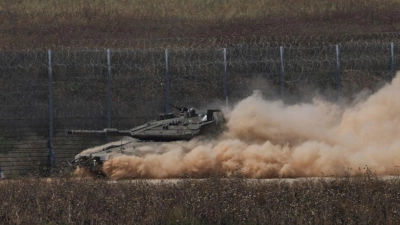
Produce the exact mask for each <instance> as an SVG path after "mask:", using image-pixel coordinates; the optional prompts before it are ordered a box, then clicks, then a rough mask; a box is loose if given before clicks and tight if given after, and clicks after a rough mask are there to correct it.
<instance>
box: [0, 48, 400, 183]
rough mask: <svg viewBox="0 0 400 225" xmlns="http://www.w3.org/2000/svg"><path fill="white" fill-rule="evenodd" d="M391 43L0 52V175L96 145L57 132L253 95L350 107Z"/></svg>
mask: <svg viewBox="0 0 400 225" xmlns="http://www.w3.org/2000/svg"><path fill="white" fill-rule="evenodd" d="M396 46H399V45H398V44H397V43H393V42H385V43H381V42H355V43H346V44H341V45H332V44H320V45H315V46H306V47H304V46H303V47H302V46H290V45H288V46H277V45H265V44H257V43H256V44H236V45H231V46H226V48H196V47H192V48H178V47H175V48H168V49H161V48H153V49H82V50H74V49H57V50H54V51H52V50H48V51H28V52H27V51H22V52H20V51H3V52H0V87H1V90H2V91H1V93H0V101H1V103H0V104H1V107H0V145H1V148H0V166H1V167H2V169H3V172H4V174H5V175H6V176H17V175H25V174H29V173H35V172H38V171H40V170H42V169H43V168H48V167H49V166H53V167H54V166H57V167H63V166H64V165H65V164H66V162H67V161H68V160H71V159H73V157H74V155H75V154H77V153H78V152H80V151H81V150H82V149H84V148H87V147H90V146H93V145H98V144H102V143H105V142H106V138H105V137H102V136H99V137H76V136H66V135H65V133H64V132H65V130H67V129H103V128H105V127H113V128H120V129H129V128H132V127H134V126H137V125H139V124H141V123H144V122H145V121H147V120H151V119H154V118H155V117H156V116H157V115H158V114H159V113H163V112H169V111H170V110H171V111H172V108H170V104H174V105H184V106H190V107H195V108H198V109H200V110H201V109H205V108H206V107H220V106H221V105H224V106H225V104H226V103H229V104H230V105H233V104H234V103H235V102H237V101H238V100H240V99H243V98H245V97H246V96H249V95H250V94H251V93H252V91H253V90H254V89H259V90H261V91H263V92H264V93H265V95H266V96H267V98H270V99H279V98H280V99H282V100H283V101H285V102H287V103H288V104H292V103H295V102H298V101H307V99H310V98H311V97H312V96H315V95H316V94H318V95H321V96H324V97H325V98H326V99H328V100H330V101H337V100H338V99H340V98H342V99H345V98H351V96H353V95H354V94H356V93H358V92H360V91H361V90H363V89H365V88H368V89H370V90H376V89H377V88H379V87H380V86H381V85H383V84H384V83H386V82H389V81H390V80H391V79H392V77H393V76H394V73H395V69H396V68H395V66H396V65H399V59H400V57H399V54H400V52H399V51H396Z"/></svg>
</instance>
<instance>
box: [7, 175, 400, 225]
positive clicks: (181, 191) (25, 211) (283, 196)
mask: <svg viewBox="0 0 400 225" xmlns="http://www.w3.org/2000/svg"><path fill="white" fill-rule="evenodd" d="M399 185H400V179H399V178H396V177H395V178H392V179H389V180H382V179H379V178H376V177H374V176H368V175H365V176H361V177H356V178H335V179H318V180H298V181H295V182H290V183H289V182H285V181H279V180H275V181H272V182H263V181H251V182H249V181H248V180H246V179H241V178H231V179H220V178H218V177H211V178H209V179H206V180H201V181H196V180H181V181H179V182H178V183H169V182H164V183H163V182H161V183H158V184H154V183H152V182H148V181H137V182H135V183H134V184H133V183H129V182H117V183H110V182H107V181H105V180H90V179H88V180H85V179H84V180H76V179H53V180H47V181H46V180H35V179H33V180H32V179H26V180H16V181H13V180H7V181H0V193H2V194H1V195H0V223H1V224H398V223H399V222H400V212H399V210H398V204H399V201H400V192H399V191H398V186H399Z"/></svg>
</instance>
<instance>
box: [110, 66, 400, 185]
mask: <svg viewBox="0 0 400 225" xmlns="http://www.w3.org/2000/svg"><path fill="white" fill-rule="evenodd" d="M399 96H400V73H398V76H397V77H396V78H395V79H394V80H393V81H392V83H391V84H388V85H386V86H384V87H383V88H382V89H380V90H379V91H378V92H376V93H375V94H373V95H371V96H369V97H368V98H366V99H365V100H363V101H361V102H358V103H355V104H353V105H352V106H349V107H342V106H339V105H335V104H332V103H329V102H326V101H323V100H320V99H317V98H316V99H314V100H313V102H312V103H308V104H306V103H304V104H296V105H285V104H284V103H283V102H281V101H268V100H265V99H263V97H262V96H260V95H258V94H257V93H255V94H253V95H252V96H250V97H248V98H246V99H244V100H242V101H240V102H239V103H238V104H237V105H236V106H235V107H234V108H233V109H232V110H230V111H227V112H225V116H226V119H227V124H226V126H227V129H226V131H225V132H224V133H223V134H222V135H221V136H220V137H219V138H218V139H216V140H210V141H205V140H191V141H188V142H173V143H168V144H164V145H161V146H159V147H155V148H163V150H165V149H167V150H168V151H159V149H154V151H155V152H164V153H162V154H147V155H145V156H143V157H136V156H120V157H117V158H114V159H111V160H109V161H107V162H106V163H105V164H104V169H103V170H104V172H105V173H106V174H107V175H108V176H109V177H111V178H113V179H125V178H179V177H182V176H192V177H207V176H208V175H210V174H212V173H215V172H218V173H220V174H223V175H226V176H229V175H232V173H235V172H237V171H238V170H240V171H241V173H242V174H243V175H244V176H245V177H249V178H276V177H314V176H321V175H322V174H324V175H326V176H342V175H344V174H345V173H350V175H354V174H356V173H358V171H359V168H364V167H365V166H368V168H370V169H371V170H372V171H374V172H375V173H376V174H378V175H390V174H397V173H398V171H397V169H398V167H397V166H398V165H400V99H399ZM349 168H351V169H349Z"/></svg>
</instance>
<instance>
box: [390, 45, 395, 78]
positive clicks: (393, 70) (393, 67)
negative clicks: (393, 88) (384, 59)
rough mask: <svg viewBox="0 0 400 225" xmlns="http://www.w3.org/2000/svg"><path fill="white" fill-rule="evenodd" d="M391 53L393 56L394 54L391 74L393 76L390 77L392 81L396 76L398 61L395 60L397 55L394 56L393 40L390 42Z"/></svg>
mask: <svg viewBox="0 0 400 225" xmlns="http://www.w3.org/2000/svg"><path fill="white" fill-rule="evenodd" d="M390 53H391V56H392V63H391V73H392V74H391V75H392V77H391V78H390V81H392V80H393V78H394V77H395V76H396V71H395V70H396V65H395V63H396V61H395V56H394V43H393V42H392V43H390Z"/></svg>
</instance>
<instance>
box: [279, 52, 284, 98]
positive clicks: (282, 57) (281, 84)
mask: <svg viewBox="0 0 400 225" xmlns="http://www.w3.org/2000/svg"><path fill="white" fill-rule="evenodd" d="M280 52H281V77H280V88H279V94H280V97H281V99H282V100H283V97H284V85H285V62H284V51H283V46H281V47H280Z"/></svg>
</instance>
